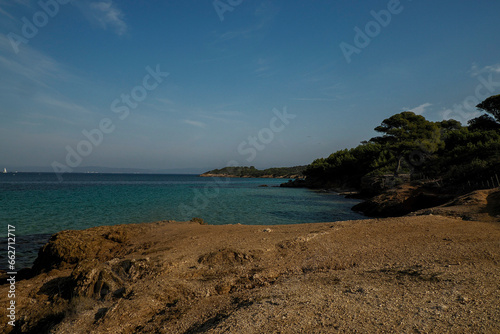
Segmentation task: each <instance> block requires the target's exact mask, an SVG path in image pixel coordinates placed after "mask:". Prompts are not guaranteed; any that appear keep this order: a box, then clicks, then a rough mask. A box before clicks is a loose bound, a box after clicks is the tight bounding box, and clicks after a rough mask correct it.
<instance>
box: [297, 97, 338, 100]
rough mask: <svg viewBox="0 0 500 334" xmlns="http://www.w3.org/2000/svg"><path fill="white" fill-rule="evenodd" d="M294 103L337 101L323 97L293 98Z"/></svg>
mask: <svg viewBox="0 0 500 334" xmlns="http://www.w3.org/2000/svg"><path fill="white" fill-rule="evenodd" d="M292 100H294V101H336V100H337V99H328V98H323V97H294V98H293V99H292Z"/></svg>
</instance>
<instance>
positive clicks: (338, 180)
mask: <svg viewBox="0 0 500 334" xmlns="http://www.w3.org/2000/svg"><path fill="white" fill-rule="evenodd" d="M499 103H500V95H497V96H492V97H490V98H488V99H486V100H485V101H483V102H482V103H481V104H479V105H478V108H479V107H481V108H482V109H483V110H485V111H487V112H488V113H490V114H492V115H494V116H495V117H496V118H497V121H498V120H500V119H499V118H498V117H499V116H500V104H499ZM497 121H496V120H495V119H494V118H492V117H491V116H489V115H487V114H485V115H482V116H480V117H477V118H475V119H473V120H470V121H469V123H468V126H462V125H461V123H460V122H458V121H456V120H453V119H450V120H443V121H441V122H431V121H429V120H427V119H425V117H423V116H421V115H416V114H415V113H413V112H410V111H404V112H401V113H398V114H395V115H393V116H391V117H389V118H387V119H384V120H383V121H382V123H381V124H380V125H379V126H377V127H376V128H375V131H377V132H379V133H381V135H380V136H377V137H373V138H371V139H370V140H369V141H364V142H362V143H361V145H359V146H357V147H355V148H351V149H344V150H340V151H337V152H335V153H332V154H331V155H330V156H328V157H327V158H320V159H316V160H314V161H313V162H312V163H311V164H310V165H309V166H308V167H307V168H306V170H305V171H304V175H306V177H307V180H309V181H310V182H312V183H315V184H323V185H327V186H328V185H331V186H335V185H343V186H351V187H356V188H359V187H360V186H361V183H362V179H363V178H366V177H375V176H377V175H378V176H380V175H384V174H398V173H399V172H403V173H408V174H411V175H413V176H415V175H417V174H420V175H422V174H423V175H426V176H428V177H437V178H440V179H442V180H443V181H444V182H448V183H450V184H453V183H454V182H464V180H465V179H467V178H471V177H472V178H474V177H478V176H480V175H482V174H484V173H486V172H487V171H491V170H498V169H499V168H500V123H498V122H497Z"/></svg>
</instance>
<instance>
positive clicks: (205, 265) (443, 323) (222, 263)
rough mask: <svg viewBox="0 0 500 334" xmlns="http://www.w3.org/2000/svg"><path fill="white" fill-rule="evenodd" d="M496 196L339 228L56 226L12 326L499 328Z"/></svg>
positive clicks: (2, 291) (2, 290)
mask: <svg viewBox="0 0 500 334" xmlns="http://www.w3.org/2000/svg"><path fill="white" fill-rule="evenodd" d="M499 200H500V191H498V190H494V191H476V192H473V193H471V194H468V195H467V196H462V197H460V198H457V199H456V200H454V201H452V202H450V203H448V205H444V206H439V207H436V208H432V209H430V210H424V211H420V212H415V213H413V214H412V215H411V216H405V217H396V218H384V219H367V220H354V221H344V222H334V223H310V224H297V225H269V226H264V225H238V224H236V225H200V224H199V223H198V222H193V221H191V222H174V221H162V222H156V223H146V224H130V225H115V226H101V227H94V228H90V229H87V230H80V231H62V232H59V233H56V234H55V235H53V236H52V238H51V240H50V241H49V243H48V244H47V245H46V246H44V248H43V250H42V251H41V252H40V254H39V258H38V259H37V263H36V265H35V267H34V269H33V270H34V271H35V272H36V274H37V275H36V276H34V277H32V278H30V279H26V280H21V281H18V282H17V293H16V295H17V296H16V303H17V307H18V308H17V312H18V315H19V318H18V319H19V320H18V322H17V323H16V329H21V330H25V331H30V330H31V331H34V330H35V329H36V330H38V331H39V332H40V331H41V329H47V330H48V329H50V330H51V331H52V332H54V333H66V332H71V333H88V332H90V331H93V332H95V333H107V332H112V331H116V332H122V333H148V332H154V331H158V330H160V329H161V330H162V331H167V332H171V333H188V332H203V331H207V330H211V331H212V332H213V333H223V332H228V331H229V332H235V331H237V332H248V333H251V332H259V333H269V332H277V331H281V332H284V333H292V332H297V330H300V331H302V332H308V333H313V332H318V331H320V330H322V331H335V330H337V331H346V330H350V331H353V330H357V331H361V332H376V331H391V332H404V331H414V330H415V329H418V330H420V331H424V332H425V331H437V332H446V331H471V330H473V331H474V332H495V331H498V330H500V310H499V309H498V308H497V307H496V306H497V305H498V303H499V302H500V296H499V295H498V294H497V293H495V291H497V284H498V278H499V277H500V267H499V266H498V263H500V243H499V242H498V241H499V240H500V216H499V215H500V213H498V214H497V211H495V210H498V209H497V207H498V206H497V205H498V203H499V202H498V201H499ZM498 208H500V207H498ZM492 210H493V211H492ZM7 288H8V286H7V285H2V286H0V302H1V303H2V304H5V302H6V298H7V290H6V289H7ZM395 307H396V308H395ZM5 310H6V309H5V308H2V311H1V312H0V316H2V317H5V312H6V311H5ZM376 319H383V322H380V321H376ZM9 327H10V326H9ZM9 327H5V328H4V329H3V331H2V333H9ZM11 329H12V328H11Z"/></svg>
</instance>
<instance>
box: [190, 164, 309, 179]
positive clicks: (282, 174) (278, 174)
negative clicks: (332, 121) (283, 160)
mask: <svg viewBox="0 0 500 334" xmlns="http://www.w3.org/2000/svg"><path fill="white" fill-rule="evenodd" d="M306 167H307V166H295V167H275V168H267V169H262V170H260V169H257V168H255V167H253V166H251V167H224V168H221V169H214V170H210V171H208V172H205V173H203V174H200V176H201V177H233V178H236V177H241V178H267V179H271V178H275V179H301V178H303V177H304V175H303V174H302V172H303V171H304V170H305V169H306Z"/></svg>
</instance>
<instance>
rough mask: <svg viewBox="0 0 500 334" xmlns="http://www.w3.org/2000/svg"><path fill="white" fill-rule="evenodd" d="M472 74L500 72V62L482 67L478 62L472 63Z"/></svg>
mask: <svg viewBox="0 0 500 334" xmlns="http://www.w3.org/2000/svg"><path fill="white" fill-rule="evenodd" d="M469 72H470V74H471V75H472V76H473V77H475V76H478V75H480V74H483V73H500V63H499V64H493V65H488V66H484V67H482V68H480V67H479V65H478V64H477V63H472V66H471V69H470V71H469Z"/></svg>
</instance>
